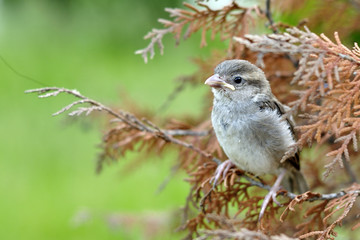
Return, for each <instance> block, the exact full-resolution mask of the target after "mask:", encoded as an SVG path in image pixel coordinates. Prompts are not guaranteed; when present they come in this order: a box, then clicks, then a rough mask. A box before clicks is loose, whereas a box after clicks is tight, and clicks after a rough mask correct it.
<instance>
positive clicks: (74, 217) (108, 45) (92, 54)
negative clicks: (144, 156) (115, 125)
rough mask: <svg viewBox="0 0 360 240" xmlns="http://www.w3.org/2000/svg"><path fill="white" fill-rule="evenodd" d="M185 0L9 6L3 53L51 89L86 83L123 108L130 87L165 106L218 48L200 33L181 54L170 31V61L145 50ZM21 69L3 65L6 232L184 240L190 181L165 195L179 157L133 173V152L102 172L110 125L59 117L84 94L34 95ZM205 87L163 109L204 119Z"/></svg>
mask: <svg viewBox="0 0 360 240" xmlns="http://www.w3.org/2000/svg"><path fill="white" fill-rule="evenodd" d="M179 2H180V1H174V0H167V1H164V0H162V1H147V0H142V1H130V0H121V1H117V0H66V1H65V0H57V1H55V0H52V1H50V0H47V1H45V0H37V1H34V0H33V1H25V0H24V1H22V0H17V1H15V0H7V1H1V2H0V14H1V16H0V17H1V20H0V35H1V37H0V46H1V47H0V55H1V56H2V57H3V58H4V59H5V60H6V62H7V63H8V64H10V65H11V67H12V68H14V69H15V70H16V71H17V72H19V73H21V74H23V75H26V76H29V77H31V78H34V79H36V80H37V81H40V82H42V83H43V84H44V85H46V86H59V87H66V88H71V89H77V90H79V91H80V92H81V93H82V94H84V95H86V96H89V97H91V98H93V99H96V100H98V101H100V102H102V103H105V104H109V105H111V106H116V107H119V108H121V107H122V105H121V98H122V96H121V95H122V94H123V93H124V92H127V94H128V97H130V98H131V99H133V100H134V101H136V102H137V103H138V104H139V105H140V106H141V107H143V108H147V109H157V108H158V107H159V106H160V105H161V104H162V103H163V102H164V101H166V98H167V97H168V95H169V94H170V93H171V91H172V90H173V88H174V87H175V86H176V85H174V79H175V78H176V77H178V76H179V75H182V74H190V73H192V72H193V71H194V70H195V69H196V68H195V66H193V64H192V63H191V61H189V57H190V56H192V55H193V53H194V51H198V52H199V54H200V55H201V54H206V51H207V50H198V46H199V41H198V39H196V37H195V39H194V40H189V41H186V43H184V44H182V46H181V49H180V48H176V47H175V46H174V41H173V39H172V38H171V37H168V38H166V40H165V45H166V49H165V55H164V56H160V55H157V56H155V60H153V61H150V62H149V63H148V64H145V63H144V61H143V60H142V58H141V57H140V56H138V55H134V52H135V50H137V49H139V48H143V47H145V46H146V45H147V44H148V41H144V40H143V36H144V35H145V34H146V33H147V32H148V31H149V30H151V28H153V27H161V26H160V24H158V23H157V21H156V19H157V18H158V17H163V18H166V17H168V14H167V13H165V12H164V11H163V9H164V8H165V7H175V6H180V3H179ZM200 51H202V52H200ZM174 56H176V57H174ZM11 67H9V66H7V65H6V63H4V62H3V61H0V75H1V85H0V98H1V100H0V116H1V118H0V119H1V124H0V132H1V144H0V159H1V167H0V191H1V193H2V194H1V195H2V196H1V198H0V239H171V238H175V239H179V237H180V236H179V235H176V233H174V231H173V229H175V228H176V227H178V224H179V222H180V220H181V219H180V215H179V214H178V213H177V211H178V209H179V206H182V205H183V204H184V202H185V198H186V194H187V192H188V190H189V186H188V185H187V183H185V182H184V181H183V178H184V177H185V176H183V175H181V173H180V174H178V175H176V176H175V177H174V178H173V180H172V181H170V183H169V184H168V186H167V187H166V188H165V190H163V191H162V192H160V193H156V192H157V189H158V187H159V186H160V185H161V183H162V182H163V181H164V180H165V179H166V178H167V176H168V175H169V174H170V172H171V171H170V168H171V166H172V165H173V164H174V161H175V160H176V155H175V154H173V155H171V154H168V155H166V156H165V157H164V158H163V159H160V158H159V159H154V161H151V160H149V161H147V162H148V163H145V164H142V165H141V166H139V167H138V169H136V170H134V171H133V172H132V173H130V174H127V175H125V176H124V175H122V174H121V173H122V172H121V169H122V166H124V164H126V163H129V161H131V156H127V157H126V159H120V162H119V163H118V164H114V165H112V166H110V167H105V169H104V171H103V172H102V173H101V174H100V175H96V174H95V160H96V157H97V154H98V153H100V149H99V148H98V147H97V145H98V144H99V143H100V142H101V137H102V133H103V132H102V131H101V129H102V126H103V125H102V122H103V121H97V120H96V119H95V118H91V117H90V118H86V119H82V120H81V121H75V122H74V123H70V121H68V119H67V118H66V117H65V115H63V116H58V117H52V116H51V114H52V113H54V112H56V111H57V110H59V109H60V108H61V107H63V106H65V105H66V104H68V103H70V102H71V101H72V100H74V99H73V98H71V97H69V96H58V97H55V98H51V99H46V100H45V99H38V98H37V97H36V96H35V95H29V94H24V91H25V90H27V89H32V88H39V87H42V86H41V85H38V84H36V83H34V82H32V81H30V80H27V79H24V78H23V77H20V76H19V75H17V74H15V73H14V72H13V71H12V70H11ZM201 91H202V90H196V89H195V90H191V89H188V90H187V91H185V92H184V94H183V95H182V96H180V97H179V98H178V99H176V100H175V102H174V103H173V105H172V107H173V109H176V111H175V110H171V109H170V110H168V111H167V112H165V113H163V114H164V115H166V114H171V113H174V112H177V113H178V114H182V113H184V112H185V113H188V114H196V112H198V111H199V109H200V108H201V104H200V103H199V102H196V99H199V98H198V94H199V93H201ZM190 104H191V108H190V107H189V105H190ZM99 116H100V115H97V116H96V118H98V117H99ZM176 214H177V215H176ZM174 215H175V216H176V217H174Z"/></svg>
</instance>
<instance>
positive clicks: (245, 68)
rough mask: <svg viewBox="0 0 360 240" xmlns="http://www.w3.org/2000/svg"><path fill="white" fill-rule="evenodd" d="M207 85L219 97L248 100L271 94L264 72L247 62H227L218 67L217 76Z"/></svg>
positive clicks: (207, 81)
mask: <svg viewBox="0 0 360 240" xmlns="http://www.w3.org/2000/svg"><path fill="white" fill-rule="evenodd" d="M205 84H207V85H209V86H210V87H212V88H213V92H214V94H215V96H216V95H219V96H228V97H230V98H232V99H246V98H247V97H251V96H254V95H255V94H259V93H260V94H271V89H270V85H269V82H268V80H267V79H266V76H265V74H264V72H263V71H262V70H261V69H260V68H258V67H256V66H255V65H253V64H251V63H250V62H248V61H245V60H237V59H235V60H226V61H223V62H222V63H220V64H219V65H217V67H216V68H215V74H214V75H212V76H211V77H209V78H208V79H207V80H206V81H205Z"/></svg>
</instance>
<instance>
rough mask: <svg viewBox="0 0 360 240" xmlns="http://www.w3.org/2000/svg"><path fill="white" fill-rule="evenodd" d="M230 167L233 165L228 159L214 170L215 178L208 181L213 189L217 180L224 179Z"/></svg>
mask: <svg viewBox="0 0 360 240" xmlns="http://www.w3.org/2000/svg"><path fill="white" fill-rule="evenodd" d="M232 166H234V164H233V163H232V162H231V161H230V159H228V160H226V161H225V162H223V163H221V164H220V165H219V166H218V167H217V168H216V171H215V176H214V177H213V178H212V179H211V180H210V183H212V184H213V187H216V185H217V184H218V182H219V180H222V179H224V178H225V177H226V174H227V173H228V171H229V169H230V168H231V167H232Z"/></svg>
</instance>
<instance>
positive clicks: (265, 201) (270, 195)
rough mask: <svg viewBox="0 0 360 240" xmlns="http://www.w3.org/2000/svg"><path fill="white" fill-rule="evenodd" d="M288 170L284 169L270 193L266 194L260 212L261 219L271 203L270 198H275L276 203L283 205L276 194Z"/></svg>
mask: <svg viewBox="0 0 360 240" xmlns="http://www.w3.org/2000/svg"><path fill="white" fill-rule="evenodd" d="M285 173H286V170H285V169H282V170H281V173H280V174H279V176H278V177H277V179H276V181H275V183H274V185H273V186H272V187H271V188H270V191H269V193H268V194H266V196H265V198H264V201H263V203H262V205H261V209H260V214H259V221H260V220H261V218H262V217H263V215H264V213H265V209H266V207H267V206H268V205H269V203H270V199H272V200H273V202H274V203H276V204H277V205H278V206H281V204H280V203H279V201H278V200H276V195H277V192H278V191H279V190H280V183H281V181H282V180H283V178H284V176H285Z"/></svg>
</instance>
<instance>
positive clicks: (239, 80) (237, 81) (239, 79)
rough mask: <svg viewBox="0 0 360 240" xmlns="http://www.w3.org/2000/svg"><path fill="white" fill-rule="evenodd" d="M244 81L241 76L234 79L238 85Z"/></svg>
mask: <svg viewBox="0 0 360 240" xmlns="http://www.w3.org/2000/svg"><path fill="white" fill-rule="evenodd" d="M242 81H243V78H242V77H239V76H238V77H235V78H234V82H235V83H237V84H239V83H241V82H242Z"/></svg>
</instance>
